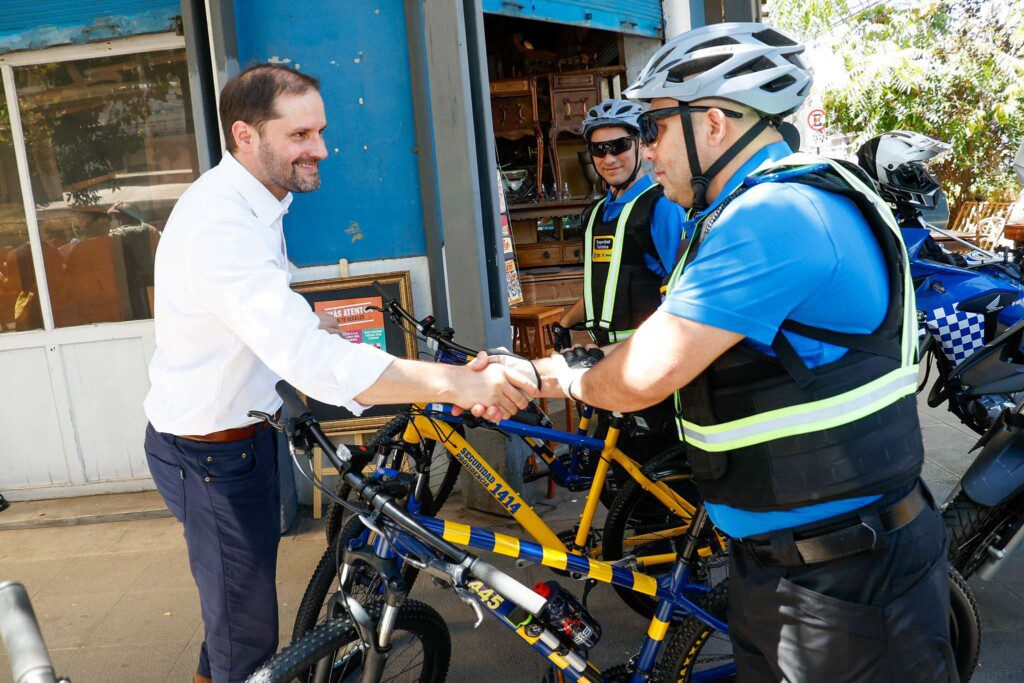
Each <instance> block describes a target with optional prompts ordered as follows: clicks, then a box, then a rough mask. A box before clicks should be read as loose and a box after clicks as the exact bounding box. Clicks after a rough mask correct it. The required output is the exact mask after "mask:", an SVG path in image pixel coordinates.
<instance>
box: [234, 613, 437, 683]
mask: <svg viewBox="0 0 1024 683" xmlns="http://www.w3.org/2000/svg"><path fill="white" fill-rule="evenodd" d="M367 611H368V612H369V614H370V618H371V619H373V621H374V622H377V621H378V620H379V619H380V612H381V605H380V603H374V604H373V605H370V606H369V607H368V609H367ZM391 647H392V649H391V653H390V654H389V655H388V659H387V662H386V664H385V666H384V672H383V676H382V678H381V681H386V682H387V683H392V682H394V683H413V682H418V683H441V681H444V679H445V677H446V676H447V675H448V666H449V665H450V663H451V655H452V641H451V636H450V635H449V633H448V625H447V624H445V622H444V619H443V618H442V617H441V615H440V614H438V613H437V611H436V610H434V609H433V608H432V607H430V606H429V605H425V604H424V603H422V602H419V601H416V600H406V601H405V602H403V603H402V605H401V607H399V610H398V618H397V620H396V621H395V628H394V631H393V633H392V636H391ZM364 655H365V652H364V650H363V649H362V643H361V642H360V640H359V636H358V634H357V633H356V629H355V626H353V625H352V622H351V621H350V620H349V619H348V618H343V619H332V620H330V621H327V622H325V623H323V624H321V625H319V626H317V627H316V628H315V629H313V630H312V631H310V632H309V633H307V634H306V635H304V636H303V637H302V638H300V639H299V640H297V641H295V642H294V643H292V644H291V645H289V646H288V647H286V648H284V649H283V650H281V651H280V652H278V653H277V654H276V655H274V656H273V657H272V658H271V659H270V660H269V661H268V662H267V663H266V664H264V665H263V666H262V667H260V669H259V670H257V671H256V672H255V673H253V674H252V675H251V676H250V677H249V678H248V681H249V682H250V683H285V682H286V681H287V682H291V681H296V680H297V681H302V682H310V683H311V682H313V681H316V682H317V683H357V682H358V681H359V680H360V677H361V676H362V671H363V661H364V659H363V657H364Z"/></svg>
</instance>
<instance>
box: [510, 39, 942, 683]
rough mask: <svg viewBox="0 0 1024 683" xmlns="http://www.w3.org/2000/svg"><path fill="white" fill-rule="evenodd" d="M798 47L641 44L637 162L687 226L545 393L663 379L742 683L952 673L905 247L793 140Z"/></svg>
mask: <svg viewBox="0 0 1024 683" xmlns="http://www.w3.org/2000/svg"><path fill="white" fill-rule="evenodd" d="M802 51H803V48H802V46H800V45H798V44H797V43H795V42H794V41H792V40H791V39H789V38H787V37H786V36H784V35H782V34H781V33H779V32H777V31H775V30H774V29H771V28H769V27H767V26H764V25H762V24H738V23H733V24H715V25H712V26H706V27H702V28H700V29H697V30H694V31H690V32H688V33H684V34H682V35H679V36H677V37H676V38H674V39H672V40H671V41H669V42H668V43H666V44H665V45H664V46H663V47H662V48H661V49H660V50H659V51H658V52H657V53H656V54H655V55H654V57H652V59H651V61H650V63H649V64H648V65H647V67H646V69H645V70H644V72H643V73H642V74H641V75H640V78H639V80H638V82H637V83H636V84H634V85H633V86H631V87H630V88H629V89H628V90H627V91H626V93H625V94H626V95H627V96H628V97H631V98H634V99H639V100H646V101H650V102H651V106H652V108H651V110H650V111H647V112H645V113H644V114H643V115H642V116H641V117H640V130H641V136H642V138H643V139H644V141H645V142H646V143H647V145H648V148H647V152H646V157H647V158H648V159H649V160H650V161H652V162H653V163H654V169H655V175H656V178H657V181H658V182H659V184H661V185H662V186H663V187H664V189H665V195H666V197H668V198H669V199H671V200H673V201H675V202H677V203H679V204H681V205H684V206H692V207H693V208H692V209H691V213H692V216H693V219H694V221H695V227H694V230H693V235H692V238H691V239H689V240H687V242H686V243H685V244H684V245H683V246H682V247H681V248H680V258H679V260H678V261H677V263H676V264H675V266H674V267H673V270H672V274H671V276H670V278H669V282H668V295H667V297H666V299H665V301H664V303H663V304H662V305H661V307H660V308H659V310H658V311H657V312H656V313H654V314H653V315H652V316H651V317H650V318H648V320H647V321H646V322H645V323H643V324H642V325H641V326H640V327H639V328H638V329H637V331H636V332H635V333H634V334H633V335H632V336H631V337H630V338H629V339H628V340H627V341H626V342H624V343H622V344H619V345H618V346H617V347H616V348H615V349H614V350H612V351H611V352H610V353H608V355H607V356H606V357H605V358H604V359H603V360H602V361H601V362H600V363H598V364H596V365H595V366H594V367H592V368H590V369H587V368H586V367H571V366H570V365H569V364H568V362H567V359H566V358H564V357H562V356H553V357H552V358H550V359H545V360H543V361H539V362H537V363H536V367H537V369H538V371H539V372H540V373H541V376H542V378H544V379H545V386H544V391H545V395H552V396H553V395H559V393H561V394H563V395H567V396H571V397H574V398H577V399H579V400H582V401H585V402H586V403H589V404H591V405H594V406H597V407H600V408H605V409H612V410H619V411H630V410H635V409H637V408H641V407H644V406H647V405H650V404H652V403H654V402H656V401H660V400H662V399H663V398H664V397H665V396H666V395H667V394H669V393H672V392H674V394H675V401H676V412H677V422H678V426H679V430H680V433H681V434H682V435H683V436H684V438H685V440H686V443H687V454H688V459H689V462H690V464H691V466H692V468H693V475H694V479H695V481H696V482H697V484H698V486H699V488H700V490H701V493H702V494H703V496H704V498H705V499H706V501H707V508H706V509H707V514H708V515H709V516H710V518H711V519H712V520H713V521H714V522H715V524H716V525H717V526H718V527H719V528H720V529H721V530H722V531H724V532H726V533H727V534H729V535H730V536H732V537H733V539H734V540H733V543H732V546H731V548H732V552H731V553H730V572H729V590H728V623H729V629H730V636H731V640H732V644H733V656H734V659H735V663H736V666H737V669H738V671H737V675H738V679H739V680H741V681H778V680H788V681H796V680H799V681H844V680H864V681H874V680H900V679H905V680H913V681H950V680H953V681H955V680H956V678H957V673H956V669H955V664H954V662H953V656H952V649H951V647H950V640H949V632H948V614H949V613H948V609H949V587H948V579H947V574H946V560H945V530H944V528H943V525H942V521H941V518H940V517H939V513H938V511H937V509H936V506H935V504H934V501H933V500H932V498H931V496H930V494H929V493H928V491H927V489H926V488H925V487H924V484H923V482H921V481H920V472H921V465H922V462H923V455H924V454H923V445H922V442H921V430H920V425H919V423H918V417H917V406H916V401H915V390H916V387H917V359H916V349H915V346H916V334H917V329H916V310H915V305H914V296H913V285H912V283H911V281H910V276H909V266H908V263H907V255H906V249H905V247H904V246H903V243H902V239H901V237H900V231H899V228H898V226H897V225H896V223H895V220H894V219H893V217H892V214H891V213H890V212H889V210H888V208H887V207H886V206H885V204H884V202H883V201H882V200H881V198H880V197H878V195H877V194H876V193H875V192H874V190H873V188H871V187H870V186H869V184H868V182H866V181H865V179H863V176H861V175H859V174H858V172H857V171H856V169H855V168H854V169H851V168H850V167H849V166H847V165H846V164H844V163H842V162H838V161H835V160H829V159H825V158H823V157H813V156H810V155H801V154H791V153H790V149H789V148H788V146H786V145H785V144H784V143H783V141H782V136H781V135H780V134H779V132H778V127H779V125H780V123H781V117H783V116H786V115H788V114H790V113H792V112H793V111H794V110H795V109H796V108H797V107H799V106H800V104H801V103H802V102H803V100H804V98H805V97H806V95H807V92H808V90H809V89H810V83H811V75H810V73H809V71H808V70H807V69H806V67H805V66H804V64H803V62H802V61H801V59H800V57H799V55H800V53H801V52H802ZM499 362H504V361H499ZM555 384H557V387H556V386H554V385H555ZM701 523H702V515H701V514H698V516H697V518H696V519H695V521H694V524H695V525H698V526H699V525H700V524H701ZM708 609H709V610H711V611H712V612H715V611H721V612H724V611H725V609H724V605H720V604H715V603H714V602H713V601H712V602H711V603H709V605H708ZM670 616H671V615H669V614H665V615H660V617H661V618H663V620H668V619H669V618H670ZM719 616H725V615H724V614H719ZM680 633H682V632H680ZM706 642H708V641H707V639H704V640H702V641H700V643H699V647H703V645H704V644H705V643H706ZM699 647H698V649H699ZM669 652H678V653H682V654H681V655H680V659H679V661H678V662H675V664H673V663H664V665H665V666H675V665H677V664H678V665H679V666H682V667H684V668H685V667H686V666H692V664H693V662H695V661H698V660H699V659H700V656H701V655H700V653H699V652H692V651H689V650H687V649H686V648H682V647H680V648H674V649H673V648H670V649H669ZM661 665H662V664H659V666H661ZM673 672H675V669H673ZM673 675H674V673H673ZM680 675H682V672H680Z"/></svg>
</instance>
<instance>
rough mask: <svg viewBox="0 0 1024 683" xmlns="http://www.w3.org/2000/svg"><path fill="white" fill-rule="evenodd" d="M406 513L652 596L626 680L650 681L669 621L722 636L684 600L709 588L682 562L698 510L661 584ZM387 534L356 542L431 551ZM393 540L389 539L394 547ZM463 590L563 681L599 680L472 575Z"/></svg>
mask: <svg viewBox="0 0 1024 683" xmlns="http://www.w3.org/2000/svg"><path fill="white" fill-rule="evenodd" d="M413 517H414V518H415V520H416V521H417V522H418V523H419V524H421V525H422V526H423V527H424V528H425V529H427V530H428V531H429V532H431V533H433V534H436V535H438V536H440V537H442V538H443V539H444V540H446V541H448V542H449V543H453V544H455V545H460V546H466V547H469V548H476V549H480V550H486V551H489V552H494V553H497V554H500V555H505V556H507V557H514V558H516V559H518V560H521V561H524V562H529V563H533V564H542V565H544V566H547V567H551V568H552V569H559V570H563V571H567V572H569V573H570V575H572V576H574V577H575V578H580V579H583V578H586V579H592V580H594V581H598V582H601V583H609V584H613V585H617V586H622V587H625V588H628V589H631V590H634V591H637V592H639V593H643V594H644V595H650V596H652V597H656V598H658V606H657V608H656V610H655V614H654V617H653V618H652V619H651V623H650V625H649V626H648V628H647V633H646V635H645V637H644V640H643V643H642V645H641V647H640V651H639V655H638V656H637V660H636V662H637V669H636V671H635V672H634V673H633V677H632V682H633V683H642V682H644V681H647V680H649V676H650V674H651V673H652V672H653V671H654V666H655V662H656V661H657V656H658V653H659V652H660V650H661V646H662V644H663V643H664V640H665V636H666V635H667V633H668V628H669V624H670V622H671V621H672V620H674V619H683V618H687V617H691V616H692V617H695V618H697V619H699V620H700V621H702V622H703V623H705V624H707V625H708V626H710V627H711V628H713V629H715V630H716V631H719V632H721V633H722V634H724V635H728V633H729V628H728V625H727V624H726V623H724V622H722V621H721V620H720V619H717V618H716V617H714V616H712V615H711V614H709V613H707V612H706V611H705V610H703V609H702V608H700V607H699V606H697V605H696V604H695V603H694V602H693V601H691V600H690V599H689V598H688V597H687V594H690V593H707V592H708V591H709V590H710V587H709V586H706V585H704V584H698V583H691V582H690V576H691V572H692V568H691V565H690V563H689V562H688V561H687V560H686V559H685V558H688V557H692V555H693V553H695V552H696V541H697V534H699V531H700V529H701V528H702V527H703V525H704V524H705V522H706V520H707V515H706V512H705V511H704V509H703V508H701V509H700V511H699V512H698V513H697V514H696V515H695V517H694V524H695V525H696V527H697V533H695V534H688V535H687V536H686V539H685V541H686V547H685V548H684V550H683V552H682V554H681V558H683V559H679V560H677V561H676V562H675V565H674V566H673V569H672V572H671V574H669V575H667V576H665V577H663V578H662V579H661V580H660V581H659V580H657V579H654V578H653V577H651V576H648V575H646V574H642V573H639V572H634V571H631V570H629V569H625V568H623V567H617V566H614V565H611V564H608V563H607V562H601V561H599V560H595V559H590V558H587V557H585V556H583V555H580V554H577V553H572V552H563V551H560V550H554V549H552V548H548V547H545V546H542V545H538V544H536V543H531V542H529V541H523V540H520V539H518V538H516V537H514V536H506V535H504V534H499V533H495V532H492V531H488V530H487V529H480V528H477V527H473V526H469V525H466V524H460V523H457V522H451V521H446V520H443V519H436V518H434V517H426V516H424V515H418V514H416V515H413ZM364 521H365V519H364ZM371 535H372V538H371ZM388 537H389V538H388V539H385V538H384V537H383V536H381V535H380V534H377V533H376V532H372V531H371V529H369V528H367V529H366V532H365V533H364V535H363V543H364V546H365V545H370V546H372V548H373V552H374V553H375V554H376V555H377V556H378V557H381V558H382V559H391V558H395V556H396V551H397V554H398V555H403V556H405V555H412V556H417V557H420V558H424V557H431V556H434V555H436V553H433V552H432V551H430V550H429V549H428V548H427V547H426V546H425V545H424V544H423V543H421V542H420V541H419V540H418V539H417V538H415V537H413V536H411V535H409V534H408V533H406V532H404V531H401V530H398V531H397V533H395V532H394V530H392V533H389V534H388ZM392 543H394V547H393V546H392ZM427 567H429V564H428V565H427ZM428 571H429V569H428ZM463 588H464V589H465V590H464V591H463V594H464V595H468V596H469V597H471V598H472V599H473V600H475V601H476V602H477V603H478V604H479V605H480V606H481V608H482V610H481V611H482V612H486V613H488V614H490V615H491V616H492V617H493V618H495V619H497V620H498V621H499V622H500V623H501V624H502V625H504V626H505V627H506V628H508V629H509V630H510V631H513V632H514V633H516V635H518V636H519V637H520V638H522V639H523V640H524V641H526V643H527V644H528V645H530V647H531V648H533V649H534V650H535V651H536V652H538V653H539V654H540V655H541V656H543V657H544V658H546V659H547V660H548V661H550V662H551V663H552V664H554V665H555V666H557V667H558V668H559V670H561V671H562V673H563V674H564V675H565V676H566V677H567V678H568V679H569V680H572V681H577V680H586V681H603V680H605V679H604V678H603V676H602V674H601V671H600V670H599V669H598V668H597V667H596V666H594V665H593V664H592V663H591V662H589V661H587V659H585V658H584V656H582V655H581V654H580V653H578V652H575V651H572V650H569V649H567V648H565V647H564V646H563V645H562V643H561V641H559V639H558V638H557V636H555V634H554V633H553V632H552V631H551V630H550V629H548V628H547V627H546V626H542V625H540V624H534V625H533V626H532V627H531V623H532V617H530V615H528V614H525V613H524V611H523V610H522V609H521V608H519V607H518V606H517V605H516V604H515V603H513V602H512V601H511V600H508V599H507V598H506V597H505V596H504V595H502V594H501V592H500V591H499V590H498V589H496V588H494V587H493V586H491V585H489V584H488V583H487V582H486V581H484V580H481V579H479V578H474V579H473V580H472V581H469V582H468V583H467V584H466V585H465V586H463ZM735 671H736V668H735V664H732V663H730V664H726V665H723V666H720V667H717V668H714V669H711V670H707V671H702V672H697V673H695V674H694V675H693V676H692V677H691V680H692V681H709V680H715V679H717V678H721V677H725V676H731V675H733V674H735Z"/></svg>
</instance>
